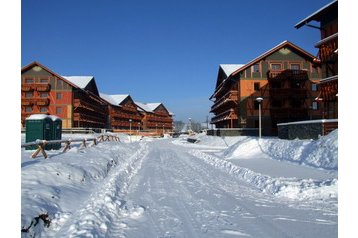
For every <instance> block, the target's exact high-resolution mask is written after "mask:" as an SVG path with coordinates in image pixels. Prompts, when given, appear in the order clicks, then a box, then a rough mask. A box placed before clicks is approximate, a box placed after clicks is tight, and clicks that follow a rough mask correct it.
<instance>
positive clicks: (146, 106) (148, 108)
mask: <svg viewBox="0 0 358 238" xmlns="http://www.w3.org/2000/svg"><path fill="white" fill-rule="evenodd" d="M134 103H135V104H136V105H137V106H138V107H139V108H140V109H142V110H144V111H146V112H153V111H154V110H155V109H156V108H157V107H159V105H160V104H161V103H142V102H134Z"/></svg>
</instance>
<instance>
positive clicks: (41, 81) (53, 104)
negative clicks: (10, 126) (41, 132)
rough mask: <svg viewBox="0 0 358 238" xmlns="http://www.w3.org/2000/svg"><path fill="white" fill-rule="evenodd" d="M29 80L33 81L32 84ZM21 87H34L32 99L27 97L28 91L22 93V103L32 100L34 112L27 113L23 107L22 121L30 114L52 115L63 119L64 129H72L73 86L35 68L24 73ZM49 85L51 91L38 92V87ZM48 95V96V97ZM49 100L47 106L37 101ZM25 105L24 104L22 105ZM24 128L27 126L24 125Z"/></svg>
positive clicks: (45, 71) (39, 68) (37, 67)
mask: <svg viewBox="0 0 358 238" xmlns="http://www.w3.org/2000/svg"><path fill="white" fill-rule="evenodd" d="M29 80H32V82H30V81H29ZM21 85H24V86H31V87H32V89H33V90H32V91H31V92H32V94H33V96H32V97H29V96H26V94H27V93H29V92H26V91H23V90H22V92H21V99H22V102H24V100H32V101H33V104H32V106H31V107H32V112H29V113H27V112H25V107H29V106H25V105H22V106H21V119H22V121H23V120H24V119H25V118H26V117H28V116H29V115H30V114H34V113H36V114H38V113H43V114H50V115H56V116H58V117H60V118H61V119H62V126H63V128H70V127H72V86H71V85H69V84H67V83H66V82H64V81H63V80H61V79H59V78H58V77H56V76H55V75H53V74H51V73H49V72H48V71H47V70H44V69H42V68H41V67H39V66H34V67H32V68H30V69H29V70H27V71H25V72H22V75H21ZM41 85H49V89H48V90H45V91H39V90H37V86H41ZM46 94H47V95H46ZM41 98H43V99H48V101H49V102H48V104H47V105H38V103H37V100H39V99H41ZM22 104H24V103H22ZM22 126H25V125H24V124H22Z"/></svg>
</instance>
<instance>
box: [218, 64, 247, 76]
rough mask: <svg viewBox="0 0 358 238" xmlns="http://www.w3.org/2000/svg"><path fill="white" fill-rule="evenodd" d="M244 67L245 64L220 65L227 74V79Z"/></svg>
mask: <svg viewBox="0 0 358 238" xmlns="http://www.w3.org/2000/svg"><path fill="white" fill-rule="evenodd" d="M242 66H244V64H220V67H221V68H222V69H223V71H224V72H225V74H226V77H229V76H230V74H231V73H233V72H234V71H236V70H238V69H239V68H241V67H242Z"/></svg>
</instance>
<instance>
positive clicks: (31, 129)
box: [25, 114, 52, 150]
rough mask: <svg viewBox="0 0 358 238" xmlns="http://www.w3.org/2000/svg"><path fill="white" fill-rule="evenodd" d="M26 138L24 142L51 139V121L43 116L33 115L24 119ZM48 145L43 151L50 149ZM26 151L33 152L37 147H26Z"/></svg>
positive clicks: (46, 116)
mask: <svg viewBox="0 0 358 238" xmlns="http://www.w3.org/2000/svg"><path fill="white" fill-rule="evenodd" d="M25 127H26V137H25V142H32V141H36V140H51V139H52V130H51V127H52V119H51V118H50V117H49V116H48V115H45V114H34V115H31V116H29V117H28V118H26V119H25ZM50 148H51V147H50V145H46V146H45V149H47V150H48V149H50ZM25 149H26V150H35V149H37V146H27V147H26V148H25Z"/></svg>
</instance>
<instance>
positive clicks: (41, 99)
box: [36, 98, 50, 106]
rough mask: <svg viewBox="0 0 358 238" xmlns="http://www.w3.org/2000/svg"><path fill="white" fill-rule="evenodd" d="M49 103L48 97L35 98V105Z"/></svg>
mask: <svg viewBox="0 0 358 238" xmlns="http://www.w3.org/2000/svg"><path fill="white" fill-rule="evenodd" d="M49 104H50V99H48V98H37V99H36V105H37V106H47V105H49Z"/></svg>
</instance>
